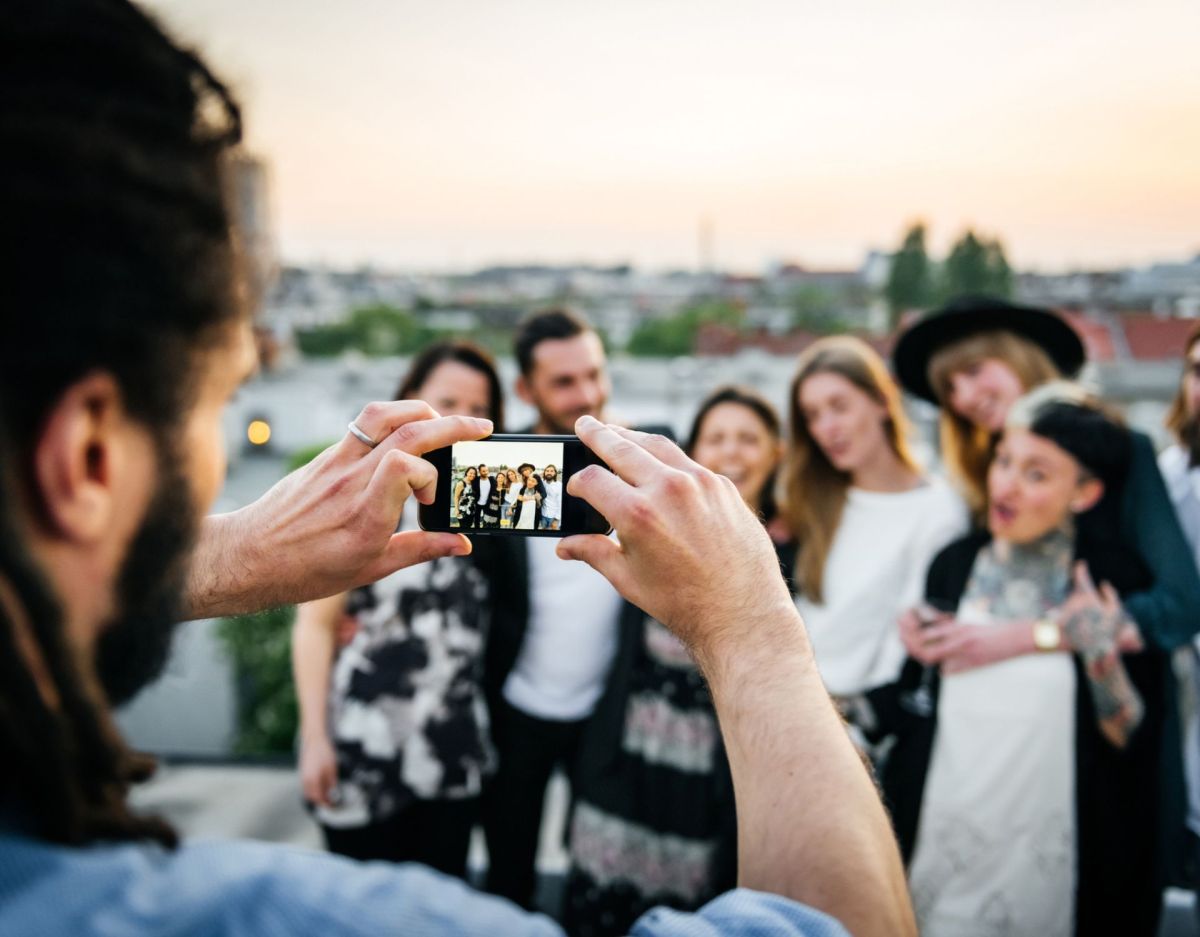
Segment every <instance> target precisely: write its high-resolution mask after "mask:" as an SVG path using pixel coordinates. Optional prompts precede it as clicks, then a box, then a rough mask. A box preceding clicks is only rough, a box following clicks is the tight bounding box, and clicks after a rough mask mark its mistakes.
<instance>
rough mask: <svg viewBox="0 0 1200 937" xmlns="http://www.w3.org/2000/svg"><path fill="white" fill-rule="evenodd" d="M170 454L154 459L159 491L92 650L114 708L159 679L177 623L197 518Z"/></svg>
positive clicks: (185, 483)
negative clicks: (114, 604) (113, 612)
mask: <svg viewBox="0 0 1200 937" xmlns="http://www.w3.org/2000/svg"><path fill="white" fill-rule="evenodd" d="M160 445H161V444H160ZM170 449H171V447H170V446H166V447H165V448H164V449H163V450H161V451H160V452H159V459H158V479H159V481H158V486H157V488H156V490H155V493H154V497H153V498H152V499H151V501H150V506H149V507H148V508H147V509H146V517H145V519H144V520H143V521H142V526H141V527H140V528H139V529H138V531H137V533H136V534H135V535H134V537H133V540H132V542H131V543H130V545H129V551H128V553H127V554H126V556H125V562H124V563H123V564H122V567H121V571H120V574H119V577H118V580H117V612H116V615H115V617H114V618H113V620H112V621H111V622H109V623H108V625H107V626H106V628H105V630H104V631H103V633H102V634H101V636H100V640H99V642H98V643H97V647H96V672H97V674H98V675H99V677H100V683H101V685H102V686H103V687H104V690H105V692H106V693H107V695H108V699H109V702H110V703H111V704H112V705H114V706H119V705H120V704H122V703H124V702H127V701H128V700H130V699H132V698H133V697H134V696H136V695H137V694H138V692H139V691H141V690H142V688H143V687H145V686H146V685H147V684H149V683H152V682H153V681H154V680H155V679H157V678H158V676H159V675H160V674H161V673H162V671H163V668H164V667H165V666H166V664H167V659H168V657H169V656H170V652H171V642H172V638H173V636H174V634H175V628H176V626H177V625H178V624H179V621H180V618H181V617H182V611H183V590H184V586H185V585H186V582H187V572H188V567H187V561H188V558H189V556H190V554H191V547H192V543H193V541H194V540H195V535H196V532H197V530H198V529H199V519H198V518H197V516H196V515H195V507H194V503H193V499H192V495H191V488H190V486H189V485H188V481H187V479H186V478H185V477H184V476H183V474H182V473H181V472H180V470H179V462H178V461H177V460H176V459H175V458H174V457H173V453H172V452H171V451H170Z"/></svg>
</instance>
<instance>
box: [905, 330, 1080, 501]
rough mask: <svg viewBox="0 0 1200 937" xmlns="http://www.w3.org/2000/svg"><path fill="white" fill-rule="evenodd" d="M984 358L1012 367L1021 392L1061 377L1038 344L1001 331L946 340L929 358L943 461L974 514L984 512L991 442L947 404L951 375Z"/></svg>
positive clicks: (987, 433) (986, 432) (988, 434)
mask: <svg viewBox="0 0 1200 937" xmlns="http://www.w3.org/2000/svg"><path fill="white" fill-rule="evenodd" d="M989 358H994V359H996V360H997V361H1001V362H1003V363H1004V364H1005V365H1007V366H1008V367H1010V368H1012V370H1013V373H1015V374H1016V375H1017V379H1018V380H1019V381H1020V382H1021V386H1022V387H1023V388H1024V389H1025V390H1026V391H1028V390H1031V389H1032V388H1034V387H1038V386H1040V385H1041V384H1045V383H1047V382H1049V381H1054V380H1058V379H1060V378H1061V377H1062V372H1061V371H1059V370H1058V368H1057V367H1056V366H1055V364H1054V362H1053V361H1051V360H1050V356H1049V355H1048V354H1046V352H1045V351H1043V350H1042V348H1041V347H1040V346H1038V345H1036V344H1034V343H1033V342H1031V341H1029V339H1027V338H1022V337H1021V336H1020V335H1017V334H1015V333H1013V332H1006V331H1003V330H997V331H993V332H977V333H975V334H974V335H969V336H967V337H966V338H963V339H961V340H959V341H957V342H950V343H949V344H948V345H945V346H943V347H942V348H939V349H938V350H937V351H936V352H934V353H933V355H932V356H931V357H930V359H929V368H928V372H927V373H928V376H929V386H930V387H932V388H933V392H934V393H935V394H936V395H937V398H938V402H939V403H940V404H941V407H942V413H941V420H940V425H939V435H940V439H941V448H942V460H943V462H945V464H946V469H947V472H948V473H949V475H950V477H951V478H953V479H954V481H955V482H956V483H957V484H958V487H959V489H960V490H961V491H962V494H963V496H964V497H965V498H966V500H967V505H968V507H970V509H971V512H972V513H973V514H978V513H980V512H981V511H983V509H984V506H985V505H986V503H987V471H988V465H990V464H991V461H992V451H993V449H994V448H995V445H996V440H995V437H994V435H993V434H992V433H991V432H990V431H989V430H988V429H987V427H984V426H977V425H976V424H974V423H972V422H971V421H970V420H968V419H967V418H966V417H964V416H961V415H959V414H957V413H955V412H954V411H953V410H952V409H951V408H950V388H951V379H952V378H953V376H954V375H955V374H957V373H959V372H961V371H966V370H968V369H970V368H971V367H974V366H975V365H977V364H981V363H983V362H984V361H986V360H988V359H989Z"/></svg>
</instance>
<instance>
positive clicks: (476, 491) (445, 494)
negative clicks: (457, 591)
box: [420, 433, 611, 537]
mask: <svg viewBox="0 0 1200 937" xmlns="http://www.w3.org/2000/svg"><path fill="white" fill-rule="evenodd" d="M425 459H427V460H428V461H429V462H431V463H432V464H433V466H434V467H435V468H436V469H437V472H438V484H437V493H436V495H435V497H434V500H433V502H432V503H431V504H423V505H421V510H420V521H421V527H422V528H423V529H424V530H448V531H455V532H458V533H464V534H469V535H471V536H475V535H477V534H478V535H486V536H495V535H504V536H522V537H566V536H569V535H571V534H594V533H599V534H603V533H608V532H609V530H611V526H610V525H609V523H608V521H607V520H605V518H604V517H603V516H602V515H601V514H600V513H599V512H598V511H597V510H596V509H595V508H593V507H592V506H591V505H590V504H588V503H587V502H586V501H584V500H582V499H581V498H576V497H573V496H571V495H570V494H568V493H567V483H568V481H569V480H570V478H571V476H572V475H573V474H574V473H575V472H578V471H580V470H581V469H584V468H586V467H587V466H589V465H600V466H602V467H603V466H604V463H603V462H602V461H601V460H600V459H599V458H597V457H596V455H595V453H593V452H592V451H591V450H590V449H588V448H587V446H585V445H584V444H583V443H582V442H580V441H579V438H578V437H577V436H539V435H532V434H529V435H523V434H499V433H498V434H496V435H494V436H489V437H488V438H487V439H477V440H472V441H470V442H460V443H455V444H454V445H452V446H447V447H446V448H444V449H438V450H435V451H434V452H429V453H426V454H425Z"/></svg>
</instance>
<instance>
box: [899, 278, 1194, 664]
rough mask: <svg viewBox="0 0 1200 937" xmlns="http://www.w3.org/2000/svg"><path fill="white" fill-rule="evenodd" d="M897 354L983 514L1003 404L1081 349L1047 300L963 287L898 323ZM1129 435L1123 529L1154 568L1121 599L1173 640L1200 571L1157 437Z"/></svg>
mask: <svg viewBox="0 0 1200 937" xmlns="http://www.w3.org/2000/svg"><path fill="white" fill-rule="evenodd" d="M893 358H894V363H895V369H896V376H897V377H898V378H899V380H900V383H901V384H902V385H903V386H904V388H905V389H906V390H907V391H908V392H909V393H911V394H914V395H915V396H917V397H921V398H923V399H925V400H928V401H929V402H931V403H934V404H937V405H938V406H940V407H941V408H942V414H941V439H942V457H943V459H944V460H945V462H946V467H947V470H948V472H949V474H950V475H951V476H952V477H953V478H955V479H956V480H957V481H958V482H959V484H960V486H961V487H962V488H963V491H964V494H965V496H966V497H967V500H968V503H969V504H970V505H971V507H972V509H973V510H974V511H975V512H976V513H977V514H979V515H982V512H983V511H984V509H985V505H986V500H987V499H986V491H985V482H986V478H987V470H988V465H989V464H990V462H991V458H992V453H993V451H994V449H995V444H996V439H997V438H998V436H999V433H1000V430H1001V429H1002V428H1003V426H1004V420H1005V418H1006V417H1007V415H1008V410H1009V408H1010V407H1011V406H1012V404H1013V403H1014V402H1015V401H1016V400H1017V398H1018V397H1020V396H1021V395H1022V394H1024V393H1025V392H1026V391H1028V390H1031V389H1033V388H1034V387H1037V386H1040V385H1041V384H1045V383H1047V382H1048V381H1051V380H1055V379H1058V378H1060V377H1073V376H1075V375H1076V374H1077V373H1078V372H1079V370H1080V368H1082V367H1083V363H1084V360H1085V352H1084V348H1083V342H1082V341H1080V338H1079V336H1078V334H1077V333H1076V332H1075V330H1074V329H1073V328H1071V326H1070V325H1068V324H1067V322H1066V321H1065V320H1063V319H1062V318H1061V317H1059V316H1057V315H1055V314H1054V313H1053V312H1050V311H1049V310H1046V309H1037V308H1033V307H1030V306H1018V305H1015V304H1012V303H1009V302H1006V301H1004V300H999V299H993V298H989V297H975V296H969V297H963V298H960V299H957V300H955V301H954V302H952V303H950V304H949V305H947V306H946V307H944V308H943V309H939V310H937V311H936V312H932V313H930V314H929V315H928V316H926V317H925V318H924V319H922V320H921V321H920V322H918V323H917V324H916V325H914V326H913V327H911V328H910V329H908V330H907V331H905V332H904V333H902V334H901V335H900V337H899V339H898V340H897V342H896V348H895V351H894V352H893ZM1133 437H1134V438H1133V450H1134V451H1133V461H1132V465H1131V468H1130V475H1129V480H1128V482H1127V484H1126V486H1125V493H1124V496H1123V498H1122V501H1121V504H1120V523H1121V533H1122V536H1123V538H1124V539H1125V542H1126V543H1128V544H1129V545H1130V546H1131V547H1133V548H1134V549H1135V550H1136V551H1137V553H1138V554H1139V556H1140V557H1141V559H1142V561H1143V562H1144V563H1145V564H1146V565H1147V567H1149V569H1150V570H1151V572H1152V573H1153V576H1154V585H1153V586H1152V587H1150V588H1148V589H1146V590H1144V591H1141V592H1138V593H1136V594H1134V595H1131V596H1130V597H1129V599H1128V601H1127V603H1126V604H1127V606H1128V608H1129V611H1130V613H1131V614H1132V615H1133V617H1134V618H1135V619H1136V620H1137V623H1138V625H1139V627H1140V628H1141V631H1142V633H1143V634H1144V635H1146V636H1147V637H1148V638H1150V639H1151V640H1152V641H1154V642H1155V643H1156V644H1158V645H1159V646H1160V647H1163V648H1165V649H1167V650H1171V649H1173V648H1175V647H1178V646H1180V645H1181V644H1183V643H1185V642H1187V641H1188V640H1190V639H1191V638H1192V637H1193V636H1194V635H1195V634H1196V633H1197V630H1198V629H1200V615H1197V612H1196V610H1197V609H1200V576H1198V575H1197V571H1196V569H1195V567H1194V565H1193V564H1192V563H1191V562H1190V559H1189V557H1190V551H1189V549H1188V547H1187V544H1186V542H1185V541H1184V539H1183V534H1182V532H1181V531H1180V528H1179V522H1178V520H1177V518H1176V516H1175V511H1174V509H1173V508H1172V506H1171V501H1170V499H1169V497H1168V496H1167V491H1166V488H1165V486H1164V484H1163V481H1162V476H1161V475H1160V474H1159V471H1158V466H1157V463H1156V460H1155V456H1154V448H1153V445H1152V444H1151V442H1150V439H1149V437H1147V436H1145V435H1144V434H1142V433H1136V432H1135V433H1133ZM1030 649H1032V645H1031V647H1030Z"/></svg>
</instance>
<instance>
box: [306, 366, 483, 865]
mask: <svg viewBox="0 0 1200 937" xmlns="http://www.w3.org/2000/svg"><path fill="white" fill-rule="evenodd" d="M398 392H399V393H400V394H401V395H402V397H403V398H411V397H415V398H419V399H422V400H425V401H427V402H428V403H429V404H430V405H431V406H433V407H434V409H436V410H437V411H438V412H439V413H443V414H465V415H471V416H474V415H480V416H485V417H488V418H490V419H491V420H492V421H493V422H494V423H495V425H496V427H497V429H499V428H500V427H501V425H502V424H501V423H500V419H501V413H502V410H501V407H502V401H501V397H500V383H499V380H498V378H497V376H496V371H495V368H494V366H493V365H492V362H491V358H490V357H489V356H488V355H487V353H486V352H484V351H483V350H482V349H479V348H476V347H475V346H473V345H469V344H466V343H464V342H444V343H439V344H436V345H432V346H430V347H429V348H427V349H426V350H425V351H424V352H422V353H421V354H420V355H418V356H417V358H416V359H415V360H414V361H413V363H412V366H411V368H410V370H409V373H408V375H407V376H406V377H405V379H404V381H403V382H402V383H401V385H400V388H399V391H398ZM474 475H477V472H476V469H475V468H474V467H470V468H468V469H467V473H466V477H465V479H464V480H460V481H459V483H458V485H457V488H458V490H457V492H456V504H457V505H458V507H459V512H460V519H461V520H463V521H464V522H463V525H462V526H464V527H466V526H472V525H471V524H469V523H467V522H466V519H467V518H474V517H477V516H478V511H477V505H476V504H475V502H474V500H473V496H472V492H473V491H475V490H476V489H474V488H473V487H472V483H473V482H475V481H476V479H475V478H473V476H474ZM412 515H415V503H414V502H413V501H411V500H410V501H409V502H408V505H406V509H405V516H404V517H402V518H401V523H400V526H401V527H402V528H406V527H410V526H412V525H413V524H414V523H415V516H412ZM346 616H350V617H351V618H352V619H353V620H354V622H355V623H356V625H357V627H356V628H355V629H354V632H353V637H351V639H350V640H349V642H348V643H346V644H345V645H344V646H342V647H338V646H337V638H336V636H337V633H338V630H339V624H340V623H341V622H343V620H344V619H345V618H346ZM486 624H487V587H486V584H485V582H484V579H483V577H482V576H481V575H480V574H479V572H478V571H477V570H476V569H475V568H474V566H473V565H472V564H471V561H470V560H469V559H460V558H450V557H446V558H442V559H438V560H434V561H433V562H432V563H428V564H423V565H420V566H413V567H409V568H407V569H403V570H400V571H399V572H396V573H393V574H392V575H391V576H389V577H387V578H386V579H383V580H381V581H380V582H377V583H374V584H373V585H370V586H364V587H363V588H361V589H356V590H355V591H354V592H352V593H349V594H348V595H344V594H343V595H335V596H333V597H331V598H329V599H323V600H321V601H318V602H310V603H307V604H305V605H302V606H300V609H299V611H298V613H297V616H296V624H295V628H294V632H293V667H294V672H295V678H296V691H297V696H298V697H299V703H300V776H301V782H302V784H303V787H304V795H305V797H306V799H307V800H308V801H309V802H310V803H311V804H312V805H313V809H314V811H315V813H316V817H317V820H318V821H319V822H320V824H321V829H322V831H323V833H324V836H325V842H326V845H327V846H328V848H329V849H330V850H331V851H333V852H338V853H342V854H344V855H348V856H352V857H355V858H359V859H390V860H392V861H395V862H407V861H414V862H422V863H425V864H426V865H430V866H433V867H434V868H437V869H439V870H441V871H443V872H446V873H447V874H450V875H457V876H460V877H464V876H465V875H466V865H467V847H468V844H469V842H470V834H471V828H472V827H473V825H474V823H475V814H476V805H477V800H478V797H479V793H480V790H481V788H482V785H483V782H484V779H485V778H486V777H487V775H488V774H489V773H490V772H491V771H492V769H493V760H494V757H493V754H492V748H491V741H490V739H489V734H488V722H487V713H486V709H485V706H484V701H483V692H482V689H481V686H480V671H481V667H482V655H483V646H484V641H485V637H486Z"/></svg>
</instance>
